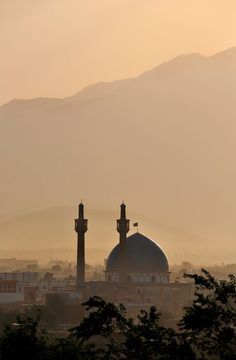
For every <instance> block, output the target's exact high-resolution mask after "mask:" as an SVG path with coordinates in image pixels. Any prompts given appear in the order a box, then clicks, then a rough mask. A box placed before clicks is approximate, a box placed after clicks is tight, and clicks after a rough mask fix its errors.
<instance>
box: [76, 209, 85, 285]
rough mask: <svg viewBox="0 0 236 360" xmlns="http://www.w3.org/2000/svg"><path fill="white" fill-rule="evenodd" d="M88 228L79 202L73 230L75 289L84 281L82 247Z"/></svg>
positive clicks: (83, 252) (83, 254)
mask: <svg viewBox="0 0 236 360" xmlns="http://www.w3.org/2000/svg"><path fill="white" fill-rule="evenodd" d="M87 229H88V220H87V219H85V218H84V205H83V203H82V202H81V203H80V204H79V217H78V219H75V231H76V232H77V234H78V235H77V238H78V242H77V277H76V286H77V290H78V289H79V287H80V286H81V285H83V284H84V282H85V247H84V239H85V236H84V234H85V233H86V231H87Z"/></svg>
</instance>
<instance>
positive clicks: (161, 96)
mask: <svg viewBox="0 0 236 360" xmlns="http://www.w3.org/2000/svg"><path fill="white" fill-rule="evenodd" d="M235 104H236V48H232V49H229V50H227V51H224V52H222V53H219V54H216V55H215V56H212V57H210V58H206V57H203V56H200V55H197V54H191V55H185V56H179V57H177V58H175V59H173V60H171V61H170V62H168V63H165V64H162V65H160V66H158V67H157V68H154V69H152V70H150V71H148V72H146V73H144V74H142V75H140V76H139V77H137V78H134V79H126V80H120V81H115V82H112V83H99V84H97V85H92V86H90V87H88V88H87V89H84V90H83V91H81V92H79V93H78V94H76V95H74V96H72V97H70V98H65V99H43V98H38V99H32V100H27V101H21V100H14V101H12V102H10V103H8V104H6V105H4V106H1V107H0V163H1V187H0V199H1V202H0V214H1V213H2V214H5V213H11V214H14V213H19V212H22V213H29V212H32V211H38V210H39V209H44V208H48V207H55V206H58V205H68V206H71V205H75V204H76V203H77V202H78V199H80V198H82V199H83V200H84V201H85V203H86V204H87V205H88V207H90V208H96V209H101V210H109V209H115V208H117V206H118V204H119V203H120V202H121V201H122V200H123V199H125V200H126V203H127V205H128V206H129V209H130V211H135V212H137V213H139V214H144V215H145V216H146V217H148V218H153V219H154V221H156V222H158V223H160V224H168V225H169V226H171V227H173V228H179V229H183V232H184V233H191V234H193V238H191V239H190V240H189V246H190V247H191V249H195V248H196V251H197V252H196V254H197V255H196V256H202V252H199V251H198V250H197V249H198V248H199V246H202V248H208V246H209V251H210V252H211V253H212V256H213V257H214V256H216V257H217V258H219V256H220V255H221V256H222V261H225V260H226V259H231V260H232V261H233V258H234V259H235V254H236V247H235V236H236V223H235V219H234V216H233V215H232V214H235V213H236V191H235V184H236V166H235V152H236V144H235V130H236V125H235V118H236V106H235ZM2 216H3V215H2ZM3 241H4V237H3ZM32 243H34V244H35V238H34V234H33V233H32ZM64 243H66V239H64ZM37 246H38V245H37ZM179 246H180V247H181V249H182V250H183V249H184V248H185V241H182V242H181V243H180V244H179ZM182 250H181V251H182Z"/></svg>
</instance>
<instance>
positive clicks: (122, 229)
mask: <svg viewBox="0 0 236 360" xmlns="http://www.w3.org/2000/svg"><path fill="white" fill-rule="evenodd" d="M117 231H118V233H119V234H120V243H119V254H120V258H119V259H120V264H119V265H120V269H119V281H120V283H125V282H126V281H127V273H126V272H127V270H126V267H127V265H126V262H127V259H126V237H127V233H128V232H129V220H127V219H126V206H125V204H124V203H123V204H121V206H120V219H118V220H117Z"/></svg>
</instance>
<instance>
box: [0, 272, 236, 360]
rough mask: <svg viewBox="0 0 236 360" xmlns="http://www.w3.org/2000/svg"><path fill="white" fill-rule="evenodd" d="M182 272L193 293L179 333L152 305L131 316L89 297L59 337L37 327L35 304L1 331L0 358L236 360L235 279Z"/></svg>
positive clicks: (3, 359)
mask: <svg viewBox="0 0 236 360" xmlns="http://www.w3.org/2000/svg"><path fill="white" fill-rule="evenodd" d="M186 276H187V277H189V278H191V279H192V280H194V282H195V284H196V292H195V298H194V301H193V304H192V305H191V306H189V307H187V308H186V309H185V313H184V316H183V318H182V320H181V322H180V324H179V329H178V331H175V330H174V329H171V328H166V327H164V326H161V325H160V316H161V315H160V314H159V313H158V311H157V309H156V308H155V307H151V308H150V310H149V311H148V312H147V311H141V312H140V314H139V316H138V319H136V320H133V319H129V318H127V316H126V310H125V308H124V306H123V305H121V304H120V305H118V306H116V305H114V304H113V303H109V302H105V301H104V300H103V299H101V298H99V297H93V298H90V299H89V300H88V301H87V302H86V303H85V304H84V307H85V309H86V313H87V316H86V317H84V319H83V320H82V322H81V323H80V324H79V325H78V326H76V327H74V328H72V329H71V330H70V331H69V333H68V335H67V336H64V337H63V338H56V339H55V338H50V337H49V336H48V334H46V333H45V332H42V331H41V330H40V322H39V320H40V314H39V312H38V310H37V309H36V308H33V309H32V311H31V313H30V314H28V315H24V316H23V315H21V316H18V318H17V324H15V325H12V326H6V327H5V328H4V330H3V331H2V334H1V337H0V360H13V359H19V360H23V359H24V360H28V359H31V360H46V359H47V360H103V359H104V360H121V359H123V360H125V359H126V360H235V359H236V338H235V329H236V311H235V309H236V279H235V277H234V276H233V275H230V276H229V278H228V280H224V281H218V280H216V279H215V278H214V277H212V276H211V274H210V273H208V272H207V271H206V270H202V274H201V275H196V274H195V275H186Z"/></svg>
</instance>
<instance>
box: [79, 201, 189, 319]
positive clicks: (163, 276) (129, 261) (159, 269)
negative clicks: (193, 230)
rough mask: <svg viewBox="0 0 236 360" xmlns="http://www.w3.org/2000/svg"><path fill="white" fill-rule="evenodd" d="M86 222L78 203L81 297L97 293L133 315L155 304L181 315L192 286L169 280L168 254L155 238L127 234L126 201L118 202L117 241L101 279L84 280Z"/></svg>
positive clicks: (169, 312) (86, 297)
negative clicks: (124, 307)
mask: <svg viewBox="0 0 236 360" xmlns="http://www.w3.org/2000/svg"><path fill="white" fill-rule="evenodd" d="M87 222H88V221H87V219H85V218H84V205H83V204H82V203H81V204H80V205H79V216H78V219H76V220H75V231H76V232H77V236H78V239H77V283H76V286H77V292H78V293H79V294H80V296H81V300H82V301H85V300H86V299H88V298H89V297H90V296H95V295H96V296H100V297H102V298H104V299H105V300H107V301H112V302H114V303H123V304H124V305H125V306H126V308H127V310H128V312H129V314H130V315H132V316H134V315H135V314H137V313H138V312H139V311H140V309H145V308H146V309H148V308H150V306H152V305H155V306H156V307H157V308H158V310H159V311H161V312H164V313H166V314H167V313H168V314H174V316H175V317H176V318H178V317H180V316H181V314H182V310H183V307H184V306H186V305H188V304H189V303H191V301H192V299H193V293H194V289H193V285H192V284H191V283H187V282H182V283H181V282H171V281H170V271H169V264H168V260H167V257H166V255H165V253H164V251H163V250H162V249H161V247H160V246H159V245H157V244H156V243H155V242H154V241H152V240H151V239H149V238H148V237H146V236H144V235H142V234H140V233H139V232H136V233H134V234H132V235H130V236H127V234H128V232H129V228H130V226H129V225H130V221H129V220H128V219H127V217H126V206H125V204H121V207H120V218H119V219H118V220H117V231H118V233H119V243H118V244H117V245H116V246H115V247H114V248H113V249H112V251H111V252H110V254H109V256H108V258H107V261H106V269H105V277H104V281H90V282H86V281H85V233H86V231H87Z"/></svg>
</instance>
